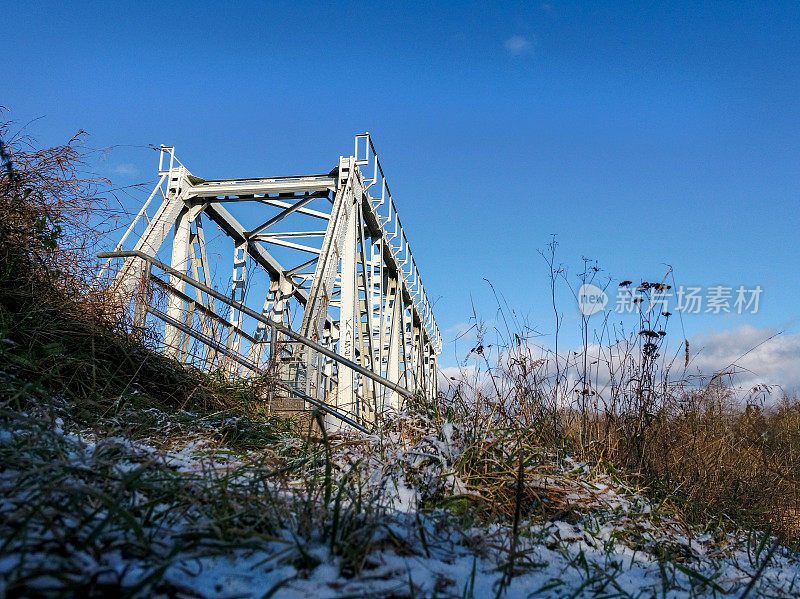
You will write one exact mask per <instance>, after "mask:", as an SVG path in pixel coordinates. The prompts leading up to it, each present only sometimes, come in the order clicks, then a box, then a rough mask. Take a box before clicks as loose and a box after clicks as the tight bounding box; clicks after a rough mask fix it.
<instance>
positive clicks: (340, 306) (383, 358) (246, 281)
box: [99, 133, 441, 431]
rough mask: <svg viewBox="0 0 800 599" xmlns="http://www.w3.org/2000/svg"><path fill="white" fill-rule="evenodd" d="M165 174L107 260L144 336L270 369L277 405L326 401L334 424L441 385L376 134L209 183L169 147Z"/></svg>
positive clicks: (235, 371)
mask: <svg viewBox="0 0 800 599" xmlns="http://www.w3.org/2000/svg"><path fill="white" fill-rule="evenodd" d="M158 174H159V181H158V184H157V185H156V187H155V189H154V190H153V193H152V194H151V195H150V197H149V198H148V200H147V201H146V202H145V204H144V205H143V206H142V209H141V210H140V211H139V214H138V215H137V216H136V218H135V219H134V220H133V222H132V223H131V225H130V227H129V228H128V230H127V231H126V233H125V235H124V236H123V237H122V240H121V241H120V243H119V244H118V245H117V247H116V249H115V251H114V252H107V253H102V254H100V255H99V256H100V257H101V258H106V259H107V260H106V263H105V266H104V272H105V273H112V274H113V281H112V283H111V285H112V287H111V289H112V292H113V293H114V294H115V297H117V298H118V299H119V300H120V301H121V303H123V304H125V305H132V306H133V327H134V329H135V330H137V331H151V332H152V331H156V332H158V339H157V342H158V343H159V345H160V349H161V351H163V353H164V354H166V355H168V356H171V357H173V358H175V359H176V360H179V361H181V362H183V363H186V364H191V365H193V366H196V367H199V368H202V369H204V370H206V371H216V372H220V373H223V374H224V375H225V376H228V377H252V376H258V375H263V374H269V375H271V376H270V377H268V379H269V380H272V381H274V385H273V387H274V390H272V391H270V393H269V394H268V395H269V397H266V398H265V400H266V401H269V402H270V408H271V409H272V410H273V411H274V412H276V413H281V414H286V415H296V416H297V415H299V416H301V417H307V416H308V414H309V410H311V409H313V408H314V407H317V408H320V409H321V410H323V411H324V412H325V413H326V420H327V421H328V425H329V426H334V427H340V426H343V423H345V424H346V425H347V426H350V427H354V428H356V429H359V430H364V431H366V430H369V429H370V428H372V427H373V426H374V425H375V424H376V423H377V421H378V416H379V415H380V414H381V413H384V412H386V411H387V410H392V409H398V408H400V407H401V405H402V403H403V401H404V400H406V399H408V398H410V397H412V396H413V395H414V394H417V393H419V394H422V395H425V396H428V397H432V396H435V395H436V394H437V393H438V376H437V374H438V370H437V366H436V364H437V356H438V354H439V353H440V352H441V337H440V335H439V330H438V328H437V326H436V321H435V319H434V316H433V310H432V306H431V303H430V301H429V300H428V297H427V295H426V293H425V288H424V286H423V284H422V279H421V277H420V273H419V269H418V266H417V263H416V261H415V260H414V256H413V254H412V252H411V248H410V246H409V243H408V239H407V237H406V233H405V230H404V229H403V225H402V223H401V222H400V217H399V215H398V212H397V207H396V205H395V200H394V199H393V197H392V194H391V192H390V191H389V186H388V184H387V182H386V177H385V175H384V171H383V168H382V167H381V163H380V161H379V160H378V156H377V153H376V152H375V147H374V145H373V143H372V140H371V138H370V136H369V134H368V133H365V134H363V135H357V136H356V138H355V149H354V153H353V155H352V156H348V157H339V161H338V163H337V164H336V166H335V167H334V168H333V169H332V170H331V171H330V172H328V173H326V174H319V175H303V176H290V177H265V178H252V179H224V180H205V179H202V178H200V177H197V176H195V175H193V174H192V173H191V172H190V171H189V169H188V168H186V166H184V164H183V163H182V162H181V161H180V160H179V159H178V158H177V156H176V155H175V148H173V147H166V146H162V147H161V148H160V155H159V167H158ZM154 199H160V200H161V204H160V207H159V208H158V210H157V211H156V212H155V214H154V215H153V216H152V217H149V216H148V215H147V208H148V207H149V206H150V204H151V203H153V200H154ZM210 224H213V225H216V227H213V226H209V225H210ZM126 247H127V248H128V249H125V248H126ZM101 275H102V273H101ZM220 277H224V278H222V279H221V278H220Z"/></svg>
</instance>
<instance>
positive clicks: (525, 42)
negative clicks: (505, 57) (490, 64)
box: [503, 35, 533, 54]
mask: <svg viewBox="0 0 800 599" xmlns="http://www.w3.org/2000/svg"><path fill="white" fill-rule="evenodd" d="M503 47H504V48H505V49H506V50H507V51H508V52H509V53H510V54H525V53H526V52H529V51H530V50H531V48H532V47H533V43H532V42H531V40H529V39H528V38H526V37H524V36H522V35H512V36H511V37H510V38H508V39H507V40H506V41H505V42H503Z"/></svg>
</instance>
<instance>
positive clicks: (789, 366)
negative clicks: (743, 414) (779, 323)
mask: <svg viewBox="0 0 800 599" xmlns="http://www.w3.org/2000/svg"><path fill="white" fill-rule="evenodd" d="M689 349H690V352H691V354H692V356H693V358H692V361H691V363H690V365H689V370H690V372H699V373H701V374H703V375H706V376H708V375H711V374H715V373H719V372H723V371H726V370H729V371H733V372H735V373H736V375H735V376H734V381H733V382H734V384H735V385H736V386H737V387H740V388H742V389H744V390H747V389H750V388H752V387H755V386H756V385H759V384H766V385H778V386H780V387H781V388H782V389H783V390H784V391H785V392H787V393H792V392H796V391H798V390H800V334H799V335H785V334H779V333H778V332H777V331H776V330H774V329H768V328H767V329H757V328H755V327H753V326H751V325H742V326H740V327H737V328H735V329H731V330H727V331H720V332H718V333H708V334H703V335H696V336H695V337H693V338H692V339H690V340H689Z"/></svg>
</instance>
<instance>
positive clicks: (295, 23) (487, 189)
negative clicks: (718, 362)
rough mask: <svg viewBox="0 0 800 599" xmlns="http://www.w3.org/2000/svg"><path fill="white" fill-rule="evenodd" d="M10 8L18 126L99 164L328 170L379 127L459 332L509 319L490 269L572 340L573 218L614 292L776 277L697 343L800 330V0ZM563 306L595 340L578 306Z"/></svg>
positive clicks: (699, 330)
mask: <svg viewBox="0 0 800 599" xmlns="http://www.w3.org/2000/svg"><path fill="white" fill-rule="evenodd" d="M4 14H5V15H6V16H8V15H13V19H6V20H5V27H4V28H3V29H4V31H3V35H2V37H0V49H1V50H2V56H3V61H2V63H0V82H1V83H0V90H2V93H0V104H2V105H5V106H7V107H8V108H10V109H11V110H12V117H13V118H14V119H15V120H16V121H18V122H21V123H24V122H27V121H29V120H31V119H34V118H37V117H43V118H41V119H39V120H37V121H36V122H34V123H32V124H31V125H30V127H29V131H30V132H31V133H33V134H34V135H36V136H37V137H38V138H39V140H40V141H41V142H42V143H53V144H55V143H59V142H62V141H64V140H65V139H66V138H68V137H69V136H70V135H71V134H72V133H74V132H75V131H76V130H77V129H85V130H87V131H88V132H89V133H90V135H91V137H90V142H91V143H92V144H93V145H95V146H116V148H115V149H114V150H113V151H112V152H111V154H110V155H109V157H108V158H107V160H106V161H105V162H104V163H103V164H102V165H99V167H98V168H100V169H101V170H102V171H103V172H105V174H108V175H109V176H111V177H112V179H113V180H114V182H115V183H117V184H119V185H125V184H130V183H134V182H141V181H154V180H155V177H154V175H155V153H154V152H153V151H152V150H148V149H146V148H145V147H143V146H146V145H147V144H160V143H165V144H168V145H175V146H176V147H177V149H178V152H179V155H180V156H181V157H182V159H183V160H184V162H186V163H187V165H188V166H189V167H190V168H191V169H192V170H193V171H194V172H196V173H197V174H200V175H202V176H205V177H209V178H221V177H228V176H256V175H283V174H296V173H302V172H323V171H327V170H328V169H330V168H331V167H332V166H333V165H334V163H335V161H336V160H337V157H338V156H339V155H340V154H349V153H350V152H351V151H352V150H351V148H352V143H353V136H354V135H355V134H356V133H358V132H362V131H365V130H368V131H370V132H371V133H372V135H373V138H374V141H375V143H376V146H377V149H378V151H379V153H380V155H381V161H382V163H383V164H384V166H385V169H386V171H387V177H388V180H389V182H390V183H391V186H392V190H393V193H394V194H395V197H396V199H397V201H398V206H399V209H400V211H401V215H402V218H403V222H404V224H405V226H406V228H407V232H408V235H409V238H410V240H411V243H412V247H413V248H414V252H415V256H416V257H417V259H418V261H419V264H420V266H421V269H422V273H423V278H424V280H425V284H426V287H427V289H428V293H429V296H431V299H432V300H436V301H437V303H436V313H437V319H438V322H439V325H440V328H441V329H442V331H444V337H445V341H446V342H447V341H449V340H452V339H453V337H454V336H455V335H456V331H457V330H458V329H459V327H460V325H461V324H462V323H465V322H468V321H469V317H470V316H471V315H472V304H473V303H474V305H475V307H476V309H477V310H478V312H479V314H480V315H481V316H482V317H484V318H486V319H487V320H491V319H493V318H494V317H495V307H494V300H493V298H492V294H491V290H490V289H489V288H488V286H487V284H486V283H485V281H484V280H483V278H484V277H486V278H488V279H490V280H491V281H492V283H493V284H494V285H495V287H496V288H497V289H498V291H500V292H501V293H502V294H503V295H504V296H505V298H506V299H507V301H508V303H509V305H510V306H511V307H512V308H514V309H515V310H516V311H517V312H518V313H520V314H522V315H524V316H525V317H526V318H527V319H528V320H529V321H530V322H531V323H532V324H534V325H535V326H536V327H537V328H538V329H539V330H541V332H542V333H545V334H547V333H551V332H552V328H553V327H552V317H551V307H550V306H549V303H548V302H549V290H548V288H547V276H546V275H547V270H546V266H545V264H544V262H543V261H542V259H541V257H540V256H539V255H538V253H537V250H538V249H540V248H543V247H544V246H545V245H546V244H547V243H548V241H549V239H550V236H551V235H552V234H555V235H557V236H558V240H559V243H560V246H559V255H558V258H559V260H560V261H561V262H563V263H564V264H565V265H566V266H568V267H569V268H570V271H569V273H570V274H569V275H568V276H569V277H570V278H571V279H572V280H573V282H575V281H577V279H576V278H575V276H574V273H575V271H577V270H578V269H579V268H581V264H582V263H581V257H582V256H587V257H590V258H592V259H596V260H597V261H598V262H599V266H600V267H601V268H602V269H603V270H602V274H603V275H609V276H611V277H613V278H614V282H613V283H612V286H614V287H615V286H616V283H617V282H618V281H619V280H621V279H632V280H633V281H635V282H638V281H640V280H656V279H659V280H660V278H661V277H663V276H664V273H665V271H666V267H665V264H670V265H672V266H673V268H674V274H675V279H676V282H677V283H678V284H685V285H698V286H711V285H720V284H721V285H726V286H731V287H737V286H739V285H745V286H748V287H753V286H755V285H760V286H761V287H762V288H763V289H764V291H763V295H762V297H761V306H760V310H759V313H758V314H756V315H751V314H746V315H741V316H739V315H713V314H707V315H696V316H695V315H687V316H686V317H685V319H684V326H685V328H686V334H687V336H692V335H701V334H702V335H704V336H705V337H704V338H709V337H708V336H709V335H712V336H713V335H714V334H716V333H721V332H726V334H728V335H730V331H733V330H744V328H746V330H747V332H748V335H745V336H744V337H746V339H747V342H748V343H749V342H751V341H752V339H753V338H754V337H753V335H752V332H753V331H757V332H758V331H762V332H763V333H764V335H767V334H768V333H769V332H770V331H771V330H774V329H777V330H783V331H785V333H784V335H783V337H784V338H788V339H790V340H793V341H797V340H798V339H800V338H798V337H797V335H798V334H800V321H799V320H798V317H800V308H799V307H798V302H797V284H798V266H799V265H800V264H799V263H800V260H798V254H799V253H800V252H799V250H800V243H798V235H797V231H798V228H800V210H798V205H799V201H800V113H799V111H800V83H798V82H800V4H798V3H795V2H786V3H772V2H758V3H756V2H752V3H745V2H735V3H730V4H729V5H727V6H725V5H723V4H722V3H699V4H698V3H685V4H681V3H672V4H670V5H669V6H651V3H641V2H630V3H624V2H620V3H611V4H608V5H604V6H596V5H595V3H588V2H587V3H562V2H556V1H549V2H544V3H543V2H532V3H461V4H448V3H430V4H428V3H402V4H394V5H392V6H388V5H387V6H384V5H382V4H348V3H341V4H330V3H325V4H319V5H317V4H311V3H305V2H291V3H269V4H268V3H258V2H237V3H235V4H234V3H230V4H227V3H219V2H215V3H203V2H199V3H188V2H187V3H182V2H171V3H166V2H158V3H148V2H137V3H131V4H130V5H129V6H123V5H121V4H120V5H118V4H115V3H107V2H104V3H77V4H72V3H66V2H58V3H55V2H53V3H51V2H41V3H40V2H24V3H8V4H6V5H5V9H4ZM561 301H562V306H561V308H562V311H563V312H564V313H565V319H566V322H567V325H565V328H564V331H565V332H564V335H565V343H567V344H573V345H574V344H577V343H578V336H577V329H576V328H575V327H573V326H572V325H570V324H569V323H570V322H572V321H574V320H575V319H576V315H577V311H576V309H575V306H574V302H572V303H570V300H569V298H563V299H562V300H561ZM612 301H613V300H612ZM570 319H572V320H570ZM631 323H632V321H630V323H629V324H631ZM743 327H744V328H743ZM744 337H743V339H744ZM726 338H727V337H726ZM791 347H796V344H795V345H792V346H791ZM459 349H468V346H464V345H463V344H462V345H461V346H459ZM746 349H747V348H746V347H743V348H742V351H745V350H746ZM734 351H737V350H734ZM787 351H789V354H790V355H789V363H788V365H787V368H792V367H794V368H795V370H797V367H798V364H797V358H796V357H795V358H794V360H795V361H794V362H792V355H793V352H794V350H793V349H792V350H787ZM454 361H455V357H454V352H453V346H452V344H446V347H445V355H444V356H443V359H442V363H443V364H444V365H449V364H453V363H454ZM792 365H794V366H792Z"/></svg>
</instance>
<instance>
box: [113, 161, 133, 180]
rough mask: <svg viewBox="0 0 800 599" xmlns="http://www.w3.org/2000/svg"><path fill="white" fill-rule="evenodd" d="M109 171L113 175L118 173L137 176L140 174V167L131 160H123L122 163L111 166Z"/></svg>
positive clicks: (121, 175)
mask: <svg viewBox="0 0 800 599" xmlns="http://www.w3.org/2000/svg"><path fill="white" fill-rule="evenodd" d="M108 170H109V172H110V173H111V174H112V175H118V176H120V177H135V176H136V175H138V174H139V169H138V168H136V165H135V164H132V163H130V162H122V163H120V164H115V165H114V166H111V167H110V168H109V169H108Z"/></svg>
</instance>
